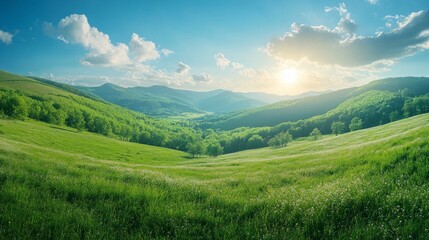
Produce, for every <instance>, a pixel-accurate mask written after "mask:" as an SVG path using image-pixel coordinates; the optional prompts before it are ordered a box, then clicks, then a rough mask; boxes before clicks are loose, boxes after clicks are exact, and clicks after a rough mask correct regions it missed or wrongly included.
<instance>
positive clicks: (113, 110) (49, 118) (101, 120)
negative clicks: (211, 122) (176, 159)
mask: <svg viewBox="0 0 429 240" xmlns="http://www.w3.org/2000/svg"><path fill="white" fill-rule="evenodd" d="M0 116H1V117H9V118H15V119H26V118H31V119H35V120H38V121H43V122H47V123H52V124H56V125H67V126H71V127H73V128H75V129H77V131H82V130H87V131H90V132H94V133H99V134H103V135H106V136H110V137H114V138H121V139H123V140H127V141H133V142H139V143H146V144H150V145H155V146H163V147H169V148H173V149H181V150H185V149H186V144H187V141H189V139H190V138H191V139H192V138H193V137H194V136H195V135H196V130H195V129H194V128H192V127H191V126H190V125H189V124H187V123H185V122H177V121H172V120H164V119H155V118H152V117H149V116H146V115H143V114H141V113H137V112H134V111H131V110H129V109H126V108H123V107H120V106H117V105H114V104H112V103H108V102H105V101H102V100H100V99H94V98H89V97H88V96H87V95H86V94H85V93H81V92H80V91H79V90H76V89H74V88H73V87H71V86H68V85H64V84H63V85H56V84H53V83H52V82H41V81H37V80H35V79H31V78H27V77H23V76H18V75H14V74H11V73H7V72H3V71H0Z"/></svg>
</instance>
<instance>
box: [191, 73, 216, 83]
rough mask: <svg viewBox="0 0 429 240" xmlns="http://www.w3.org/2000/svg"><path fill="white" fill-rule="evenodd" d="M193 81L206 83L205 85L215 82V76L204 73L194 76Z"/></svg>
mask: <svg viewBox="0 0 429 240" xmlns="http://www.w3.org/2000/svg"><path fill="white" fill-rule="evenodd" d="M192 79H193V80H194V81H195V82H204V83H209V82H211V81H213V76H212V75H210V74H208V73H202V74H193V75H192Z"/></svg>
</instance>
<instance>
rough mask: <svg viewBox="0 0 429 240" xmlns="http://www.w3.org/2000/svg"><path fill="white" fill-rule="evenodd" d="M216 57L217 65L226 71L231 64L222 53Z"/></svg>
mask: <svg viewBox="0 0 429 240" xmlns="http://www.w3.org/2000/svg"><path fill="white" fill-rule="evenodd" d="M214 57H215V59H216V65H217V66H218V67H220V68H222V69H225V68H226V67H228V66H229V64H230V63H231V61H229V60H228V59H227V58H226V57H225V56H224V55H223V54H222V53H217V54H215V56H214Z"/></svg>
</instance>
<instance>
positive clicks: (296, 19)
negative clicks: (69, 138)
mask: <svg viewBox="0 0 429 240" xmlns="http://www.w3.org/2000/svg"><path fill="white" fill-rule="evenodd" d="M1 5H2V7H1V8H0V53H1V54H0V69H3V70H6V71H10V72H14V73H19V74H23V75H33V76H40V77H45V78H49V79H53V80H56V81H60V82H67V83H71V84H77V85H100V84H102V83H104V82H111V83H114V84H118V85H122V86H138V85H140V86H149V85H154V84H162V85H168V86H171V87H175V88H184V89H194V90H210V89H217V88H223V89H231V90H234V91H264V92H271V93H277V94H298V93H301V92H305V91H322V90H327V89H339V88H344V87H350V86H356V85H361V84H364V83H366V82H368V81H371V80H374V79H378V78H383V77H390V76H409V75H414V76H429V68H427V67H426V66H427V65H428V61H429V52H428V51H427V49H428V48H429V43H428V35H429V16H428V15H429V14H428V12H427V6H428V1H421V0H420V1H417V0H409V1H399V0H398V1H387V0H378V1H376V0H372V1H368V0H353V1H280V0H276V1H274V0H258V1H256V0H253V1H251V0H250V1H249V0H246V1H244V0H235V1H196V0H195V1H192V0H188V1H184V0H183V1H179V0H176V1H173V0H170V1H162V0H161V1H116V2H114V1H108V2H107V3H106V1H88V0H77V1H43V0H42V1H19V0H18V1H6V2H3V3H2V4H1Z"/></svg>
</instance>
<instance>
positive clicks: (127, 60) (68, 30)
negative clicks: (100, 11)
mask: <svg viewBox="0 0 429 240" xmlns="http://www.w3.org/2000/svg"><path fill="white" fill-rule="evenodd" d="M44 29H45V32H46V33H47V34H48V35H51V36H53V37H55V38H57V39H59V40H61V41H63V42H65V43H67V44H78V45H81V46H83V47H84V48H85V49H87V51H88V52H87V54H86V55H85V56H84V57H83V58H82V59H81V63H82V64H84V65H93V66H103V67H117V68H121V69H124V70H139V71H149V70H150V69H149V68H148V66H146V65H145V64H144V63H145V62H147V61H150V60H156V59H158V58H160V52H159V51H158V50H157V48H156V45H155V43H154V42H152V41H149V40H145V39H144V38H143V37H140V36H139V35H138V34H137V33H133V34H132V36H131V40H130V42H129V43H128V45H127V44H125V43H117V44H113V43H112V42H111V40H110V37H109V35H107V34H105V33H103V32H101V31H99V30H98V29H97V28H96V27H94V26H91V25H90V24H89V21H88V18H87V17H86V16H85V15H79V14H72V15H70V16H67V17H65V18H63V19H61V20H60V21H59V23H58V24H57V26H54V25H53V24H52V23H46V24H45V26H44ZM161 53H162V54H164V55H165V56H167V55H169V54H172V53H173V51H171V50H168V49H163V50H162V51H161Z"/></svg>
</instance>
